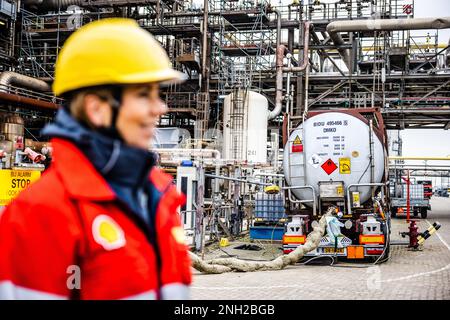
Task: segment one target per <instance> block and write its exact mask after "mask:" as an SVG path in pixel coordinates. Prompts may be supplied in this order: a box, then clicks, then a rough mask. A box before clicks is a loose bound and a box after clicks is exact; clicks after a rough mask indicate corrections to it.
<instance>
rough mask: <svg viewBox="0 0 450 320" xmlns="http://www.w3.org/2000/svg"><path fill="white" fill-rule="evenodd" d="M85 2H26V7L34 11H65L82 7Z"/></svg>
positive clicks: (37, 0) (74, 0) (56, 0)
mask: <svg viewBox="0 0 450 320" xmlns="http://www.w3.org/2000/svg"><path fill="white" fill-rule="evenodd" d="M84 2H86V1H85V0H25V1H24V4H25V7H27V8H31V9H34V10H37V9H39V10H43V11H45V10H56V9H58V8H59V9H60V10H65V9H67V8H68V7H69V6H71V5H76V6H81V5H82V4H83V3H84Z"/></svg>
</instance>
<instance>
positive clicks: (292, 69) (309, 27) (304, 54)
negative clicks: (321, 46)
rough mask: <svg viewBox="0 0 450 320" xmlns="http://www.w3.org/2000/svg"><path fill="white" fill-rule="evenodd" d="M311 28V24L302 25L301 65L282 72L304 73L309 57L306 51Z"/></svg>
mask: <svg viewBox="0 0 450 320" xmlns="http://www.w3.org/2000/svg"><path fill="white" fill-rule="evenodd" d="M311 27H312V23H311V22H309V21H306V22H305V23H303V28H304V30H305V35H304V38H303V41H304V43H303V63H302V65H301V66H298V67H288V68H283V71H284V72H302V71H304V70H305V69H306V68H307V67H308V64H309V57H308V51H309V34H310V32H309V30H310V29H311Z"/></svg>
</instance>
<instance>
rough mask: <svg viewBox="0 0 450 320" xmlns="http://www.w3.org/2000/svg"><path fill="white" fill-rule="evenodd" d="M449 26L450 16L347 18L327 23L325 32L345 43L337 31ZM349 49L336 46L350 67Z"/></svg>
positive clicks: (337, 42) (335, 40)
mask: <svg viewBox="0 0 450 320" xmlns="http://www.w3.org/2000/svg"><path fill="white" fill-rule="evenodd" d="M447 28H450V17H442V18H413V19H374V20H370V19H368V20H347V21H334V22H331V23H329V24H328V25H327V32H328V34H329V35H330V38H331V39H332V40H333V42H334V44H335V45H337V46H339V45H343V44H345V41H344V39H342V37H341V35H340V34H339V32H354V31H396V30H422V29H447ZM350 50H351V49H342V48H338V51H339V54H340V55H341V56H342V58H343V60H344V62H345V64H346V65H347V67H348V68H349V69H350V66H351V63H352V60H351V56H352V55H351V52H350Z"/></svg>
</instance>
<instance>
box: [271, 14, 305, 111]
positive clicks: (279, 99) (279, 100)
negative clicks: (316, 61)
mask: <svg viewBox="0 0 450 320" xmlns="http://www.w3.org/2000/svg"><path fill="white" fill-rule="evenodd" d="M311 26H312V24H311V23H310V22H308V21H306V22H305V23H304V24H303V27H304V28H305V38H304V51H303V63H302V65H301V66H299V67H290V68H283V58H284V55H285V54H286V53H287V52H288V50H287V48H286V46H284V45H282V44H280V45H277V50H276V80H275V82H276V83H275V90H276V92H275V108H274V109H273V110H272V111H269V113H268V115H267V119H268V120H272V119H274V118H275V117H276V116H278V115H279V114H280V112H281V109H282V107H283V71H284V72H301V71H303V70H305V69H306V67H307V66H308V63H309V58H308V46H309V29H310V28H311ZM277 38H278V36H277ZM277 43H278V40H277Z"/></svg>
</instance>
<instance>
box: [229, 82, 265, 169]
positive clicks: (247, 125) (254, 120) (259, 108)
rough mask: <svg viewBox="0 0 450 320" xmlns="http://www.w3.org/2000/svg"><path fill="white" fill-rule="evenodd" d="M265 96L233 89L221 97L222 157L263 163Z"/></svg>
mask: <svg viewBox="0 0 450 320" xmlns="http://www.w3.org/2000/svg"><path fill="white" fill-rule="evenodd" d="M268 108H269V104H268V101H267V98H266V97H264V96H263V95H261V94H259V93H257V92H254V91H250V90H236V91H234V92H233V93H231V94H229V95H227V96H226V97H225V99H224V111H223V148H222V157H223V158H224V159H230V160H242V161H247V162H249V163H266V162H267V121H268V120H267V114H268V112H269V109H268Z"/></svg>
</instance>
